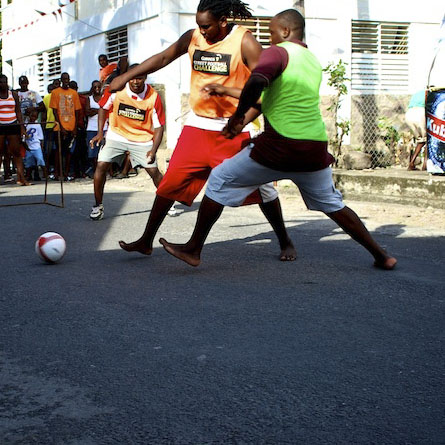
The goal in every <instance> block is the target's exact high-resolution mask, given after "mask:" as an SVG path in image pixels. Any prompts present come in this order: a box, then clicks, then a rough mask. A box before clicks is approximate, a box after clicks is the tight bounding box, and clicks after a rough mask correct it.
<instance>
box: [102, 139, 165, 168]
mask: <svg viewBox="0 0 445 445" xmlns="http://www.w3.org/2000/svg"><path fill="white" fill-rule="evenodd" d="M151 149H152V145H148V146H147V145H142V146H141V145H136V144H125V143H123V142H119V141H113V140H110V139H107V141H106V142H105V145H104V146H103V147H102V148H101V150H100V151H99V155H98V157H97V161H98V162H117V163H119V164H122V162H123V161H124V159H125V153H126V152H127V151H128V152H129V153H130V161H131V165H132V167H135V166H136V165H140V166H142V167H144V168H154V167H157V166H158V164H157V162H156V159H155V161H154V162H153V163H152V164H148V163H147V152H149V151H150V150H151Z"/></svg>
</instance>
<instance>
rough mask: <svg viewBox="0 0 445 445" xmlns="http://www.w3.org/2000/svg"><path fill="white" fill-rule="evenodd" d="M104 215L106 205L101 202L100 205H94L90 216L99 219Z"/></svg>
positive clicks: (95, 219)
mask: <svg viewBox="0 0 445 445" xmlns="http://www.w3.org/2000/svg"><path fill="white" fill-rule="evenodd" d="M103 217H104V206H103V204H99V205H98V206H93V208H92V209H91V213H90V218H91V219H93V220H94V221H99V220H100V219H102V218H103Z"/></svg>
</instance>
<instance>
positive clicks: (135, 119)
mask: <svg viewBox="0 0 445 445" xmlns="http://www.w3.org/2000/svg"><path fill="white" fill-rule="evenodd" d="M157 97H158V93H157V92H156V91H155V90H154V89H153V88H152V87H151V86H150V85H147V92H146V93H145V97H144V99H143V100H137V97H136V95H135V98H132V97H130V96H129V95H128V94H127V92H126V89H124V90H122V91H118V92H117V93H116V97H115V99H114V102H113V110H112V112H111V113H110V116H109V122H110V127H111V128H112V129H113V131H114V132H116V133H118V134H120V135H121V136H123V137H124V138H126V139H128V140H129V141H133V142H149V141H151V140H152V139H153V134H154V128H153V109H154V107H155V103H156V98H157Z"/></svg>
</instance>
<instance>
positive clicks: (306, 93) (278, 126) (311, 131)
mask: <svg viewBox="0 0 445 445" xmlns="http://www.w3.org/2000/svg"><path fill="white" fill-rule="evenodd" d="M277 46H279V47H281V48H284V49H285V50H286V51H287V53H288V64H287V66H286V68H285V69H284V71H283V72H282V73H281V75H280V76H278V78H276V79H274V80H273V81H272V82H271V84H270V85H269V86H268V87H267V88H266V89H265V91H264V94H263V97H262V104H261V109H262V111H263V114H264V116H265V117H266V118H267V120H268V121H269V123H270V124H271V125H272V127H273V128H274V129H275V130H276V131H277V132H278V133H280V134H281V135H283V136H285V137H288V138H292V139H300V140H313V141H326V140H327V135H326V129H325V125H324V122H323V119H322V117H321V113H320V110H319V101H320V96H319V89H320V83H321V78H322V67H321V65H320V63H319V62H318V60H317V58H316V57H315V56H314V55H313V54H312V53H311V52H310V51H309V50H308V49H307V48H305V47H304V46H303V45H301V44H299V43H294V42H282V43H279V44H278V45H277Z"/></svg>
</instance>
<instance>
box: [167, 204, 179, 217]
mask: <svg viewBox="0 0 445 445" xmlns="http://www.w3.org/2000/svg"><path fill="white" fill-rule="evenodd" d="M168 216H178V212H177V210H176V209H175V205H174V204H173V205H172V206H171V207H170V210H169V211H168Z"/></svg>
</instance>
